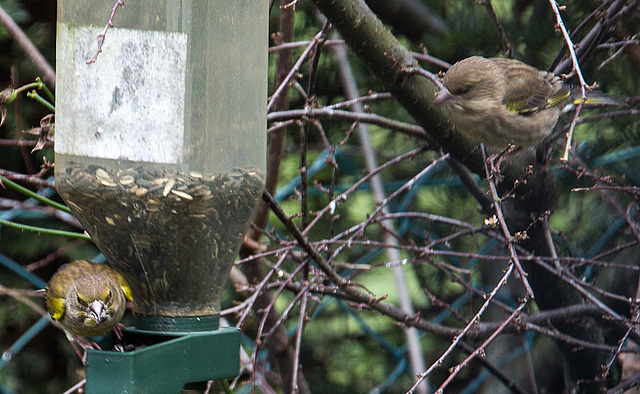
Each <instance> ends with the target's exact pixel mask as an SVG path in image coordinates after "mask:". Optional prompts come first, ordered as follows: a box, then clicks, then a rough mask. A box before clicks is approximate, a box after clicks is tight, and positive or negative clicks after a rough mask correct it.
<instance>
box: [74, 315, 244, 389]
mask: <svg viewBox="0 0 640 394" xmlns="http://www.w3.org/2000/svg"><path fill="white" fill-rule="evenodd" d="M123 342H124V343H126V344H129V345H125V349H124V350H127V347H126V346H131V345H133V346H135V347H136V349H135V350H132V351H124V352H118V351H97V350H88V351H87V370H86V375H87V385H86V392H87V393H88V394H96V393H128V394H134V393H167V394H171V393H180V392H181V391H182V389H183V388H184V387H185V385H187V384H190V383H197V382H206V381H208V380H211V379H220V378H227V377H232V376H236V375H237V374H238V371H239V368H240V330H239V329H237V328H235V327H222V328H219V329H217V330H212V331H191V332H176V331H171V330H167V331H147V330H140V329H136V328H127V329H125V330H124V332H123Z"/></svg>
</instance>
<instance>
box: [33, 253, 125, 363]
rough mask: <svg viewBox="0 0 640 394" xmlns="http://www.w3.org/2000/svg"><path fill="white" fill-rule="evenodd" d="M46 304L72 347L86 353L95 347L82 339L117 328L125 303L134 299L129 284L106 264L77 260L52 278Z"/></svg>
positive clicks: (47, 289)
mask: <svg viewBox="0 0 640 394" xmlns="http://www.w3.org/2000/svg"><path fill="white" fill-rule="evenodd" d="M45 300H46V305H47V309H48V310H49V314H50V315H51V318H52V319H54V320H57V321H58V322H59V323H60V325H61V326H62V328H64V330H65V332H66V333H67V337H68V338H69V339H70V340H71V341H72V343H74V341H75V342H77V343H78V344H79V345H80V346H81V347H82V348H83V349H85V350H86V349H87V348H88V347H95V346H96V345H95V344H93V343H90V342H85V341H83V340H82V339H81V338H79V337H94V336H100V335H104V334H107V333H108V332H110V331H111V330H113V329H114V328H116V325H117V324H118V323H119V322H120V320H121V319H122V316H123V315H124V312H125V309H126V300H129V301H132V300H133V299H132V297H131V288H130V287H129V284H128V283H127V281H126V280H125V278H124V276H122V274H120V273H119V272H118V271H116V270H115V269H113V268H111V267H109V266H107V265H104V264H98V263H90V262H88V261H84V260H77V261H73V262H71V263H69V264H65V265H63V266H62V267H60V269H58V271H57V272H56V273H55V274H53V276H52V277H51V279H50V280H49V283H48V284H47V288H46V289H45ZM74 348H75V345H74ZM76 351H77V349H76ZM78 354H80V353H79V352H78ZM82 358H83V361H84V356H82Z"/></svg>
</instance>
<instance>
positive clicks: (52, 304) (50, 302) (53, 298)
mask: <svg viewBox="0 0 640 394" xmlns="http://www.w3.org/2000/svg"><path fill="white" fill-rule="evenodd" d="M66 291H67V289H66V288H65V286H64V285H63V284H62V283H57V285H56V284H51V283H49V286H48V287H47V289H46V291H45V302H46V303H47V309H48V310H49V314H50V315H51V318H52V319H53V320H60V318H62V316H63V315H64V310H65V297H64V295H65V294H66Z"/></svg>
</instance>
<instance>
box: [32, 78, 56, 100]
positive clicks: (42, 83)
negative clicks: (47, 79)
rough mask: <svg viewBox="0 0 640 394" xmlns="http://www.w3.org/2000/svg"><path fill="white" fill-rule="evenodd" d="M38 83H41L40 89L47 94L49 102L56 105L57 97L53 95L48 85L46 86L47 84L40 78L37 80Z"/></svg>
mask: <svg viewBox="0 0 640 394" xmlns="http://www.w3.org/2000/svg"><path fill="white" fill-rule="evenodd" d="M36 82H38V83H40V85H39V88H40V89H41V90H42V91H43V92H44V93H45V95H46V96H47V98H48V99H49V101H50V102H51V103H53V104H54V105H55V103H56V97H55V96H54V95H53V93H51V90H49V88H48V87H47V85H45V83H44V82H42V79H40V77H37V78H36Z"/></svg>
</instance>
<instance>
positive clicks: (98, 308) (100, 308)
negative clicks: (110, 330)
mask: <svg viewBox="0 0 640 394" xmlns="http://www.w3.org/2000/svg"><path fill="white" fill-rule="evenodd" d="M89 311H90V312H91V314H92V315H94V316H93V318H94V319H95V321H96V323H98V324H100V323H102V321H103V320H104V319H105V318H106V313H105V309H104V304H103V303H102V302H100V301H98V300H94V301H93V302H92V303H91V304H89Z"/></svg>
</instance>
